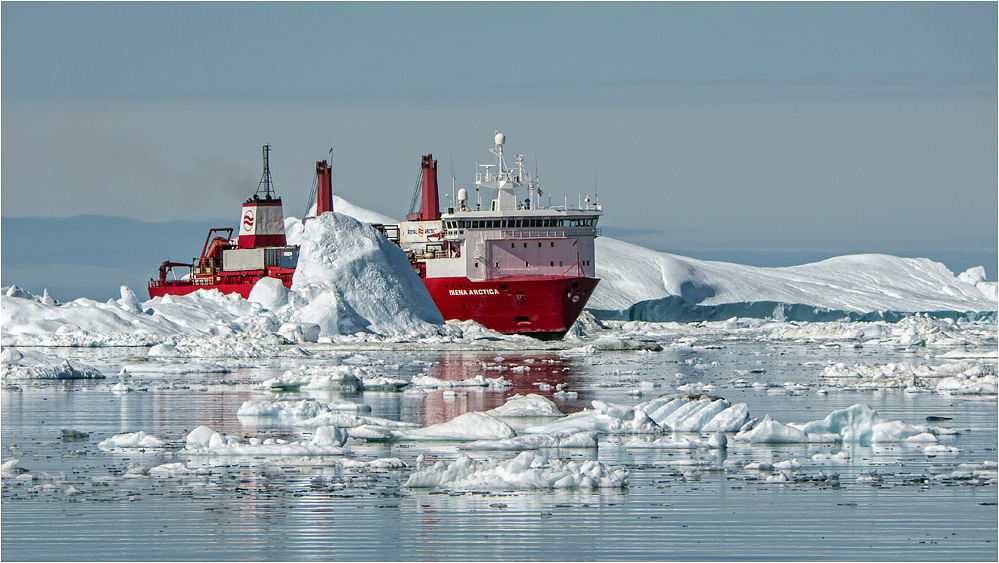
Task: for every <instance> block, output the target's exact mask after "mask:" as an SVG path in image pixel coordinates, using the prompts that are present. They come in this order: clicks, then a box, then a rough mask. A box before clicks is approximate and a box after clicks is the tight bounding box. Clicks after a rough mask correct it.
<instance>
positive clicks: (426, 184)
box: [420, 154, 441, 221]
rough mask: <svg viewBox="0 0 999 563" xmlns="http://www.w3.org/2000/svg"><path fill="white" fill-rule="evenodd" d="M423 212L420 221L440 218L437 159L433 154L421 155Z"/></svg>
mask: <svg viewBox="0 0 999 563" xmlns="http://www.w3.org/2000/svg"><path fill="white" fill-rule="evenodd" d="M422 166H423V213H421V217H420V219H421V220H422V221H436V220H438V219H440V218H441V205H440V199H439V196H438V195H437V161H436V160H434V155H432V154H428V155H426V156H424V157H423V163H422Z"/></svg>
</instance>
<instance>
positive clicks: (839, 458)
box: [812, 450, 850, 463]
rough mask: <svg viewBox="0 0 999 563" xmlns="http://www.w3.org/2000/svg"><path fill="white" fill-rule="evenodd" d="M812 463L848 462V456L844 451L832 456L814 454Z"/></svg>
mask: <svg viewBox="0 0 999 563" xmlns="http://www.w3.org/2000/svg"><path fill="white" fill-rule="evenodd" d="M812 461H817V462H827V461H828V462H834V463H842V462H847V461H850V454H849V453H848V452H847V451H846V450H843V451H840V452H837V453H834V454H815V455H813V456H812Z"/></svg>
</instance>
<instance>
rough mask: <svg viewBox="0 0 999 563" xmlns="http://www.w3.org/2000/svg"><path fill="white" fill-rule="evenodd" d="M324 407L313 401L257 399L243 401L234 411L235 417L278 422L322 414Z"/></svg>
mask: <svg viewBox="0 0 999 563" xmlns="http://www.w3.org/2000/svg"><path fill="white" fill-rule="evenodd" d="M324 410H326V409H325V407H324V406H323V405H322V404H320V403H319V401H317V400H315V399H306V400H302V401H268V400H266V399H257V400H253V401H245V402H243V404H242V405H240V407H239V410H238V411H236V416H248V417H249V416H253V417H266V418H277V419H279V420H302V419H307V418H313V417H315V416H318V415H319V414H320V413H322V412H323V411H324Z"/></svg>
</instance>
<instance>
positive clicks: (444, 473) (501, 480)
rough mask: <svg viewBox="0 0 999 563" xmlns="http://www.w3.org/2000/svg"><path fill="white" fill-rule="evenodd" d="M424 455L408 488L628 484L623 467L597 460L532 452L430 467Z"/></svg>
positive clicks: (498, 488) (579, 487)
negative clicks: (505, 459) (608, 464)
mask: <svg viewBox="0 0 999 563" xmlns="http://www.w3.org/2000/svg"><path fill="white" fill-rule="evenodd" d="M423 462H424V457H423V455H421V456H420V457H419V458H418V459H417V463H416V471H415V472H414V473H413V474H412V475H410V476H409V479H408V480H407V481H406V486H407V487H410V488H446V489H450V490H456V489H457V490H471V489H487V490H533V489H596V488H622V487H625V486H627V484H628V470H627V469H626V468H619V467H612V466H606V465H604V464H602V463H600V462H599V461H593V460H591V461H581V462H580V461H568V462H567V461H562V460H559V459H550V458H547V457H544V456H542V455H539V454H537V453H534V452H522V453H521V454H519V455H518V456H517V457H515V458H513V459H510V460H507V461H500V460H495V459H490V460H486V461H476V460H474V459H472V458H470V457H468V456H466V455H462V456H459V457H458V459H456V460H454V461H452V462H447V461H439V462H437V463H435V464H433V465H431V466H429V467H425V466H424V465H423Z"/></svg>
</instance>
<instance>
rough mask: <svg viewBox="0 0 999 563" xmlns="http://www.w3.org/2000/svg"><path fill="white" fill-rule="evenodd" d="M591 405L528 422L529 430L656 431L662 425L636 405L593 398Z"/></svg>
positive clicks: (556, 432)
mask: <svg viewBox="0 0 999 563" xmlns="http://www.w3.org/2000/svg"><path fill="white" fill-rule="evenodd" d="M591 404H592V406H593V408H592V409H584V410H582V411H580V412H577V413H573V414H570V415H568V416H565V417H563V418H560V419H558V420H555V421H552V422H550V423H547V424H539V425H535V426H529V427H527V428H526V429H525V432H527V433H529V434H576V433H578V432H590V431H592V432H599V433H601V434H660V433H662V431H663V428H662V427H661V426H659V425H658V424H656V422H655V421H654V420H652V419H651V418H650V417H649V415H648V414H647V413H646V412H645V411H643V410H641V409H637V408H633V407H624V406H619V405H614V404H611V403H605V402H603V401H593V402H592V403H591Z"/></svg>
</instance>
